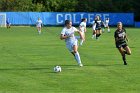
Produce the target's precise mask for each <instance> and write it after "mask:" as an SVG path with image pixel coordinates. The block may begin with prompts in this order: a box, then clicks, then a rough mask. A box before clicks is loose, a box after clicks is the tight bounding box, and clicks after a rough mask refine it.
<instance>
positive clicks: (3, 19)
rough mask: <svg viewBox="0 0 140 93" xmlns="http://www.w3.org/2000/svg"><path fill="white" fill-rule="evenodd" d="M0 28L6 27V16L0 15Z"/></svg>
mask: <svg viewBox="0 0 140 93" xmlns="http://www.w3.org/2000/svg"><path fill="white" fill-rule="evenodd" d="M0 27H6V14H5V13H0Z"/></svg>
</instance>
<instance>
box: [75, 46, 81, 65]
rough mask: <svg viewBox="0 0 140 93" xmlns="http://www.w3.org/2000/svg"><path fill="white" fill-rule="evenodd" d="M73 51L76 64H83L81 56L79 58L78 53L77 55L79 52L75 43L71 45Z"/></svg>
mask: <svg viewBox="0 0 140 93" xmlns="http://www.w3.org/2000/svg"><path fill="white" fill-rule="evenodd" d="M73 53H74V55H75V59H76V61H77V63H78V65H79V66H83V64H82V63H81V58H80V55H79V52H78V46H77V45H74V46H73Z"/></svg>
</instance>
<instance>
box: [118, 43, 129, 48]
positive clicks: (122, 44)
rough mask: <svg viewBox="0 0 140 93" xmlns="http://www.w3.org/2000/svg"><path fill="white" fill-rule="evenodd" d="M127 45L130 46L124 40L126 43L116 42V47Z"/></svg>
mask: <svg viewBox="0 0 140 93" xmlns="http://www.w3.org/2000/svg"><path fill="white" fill-rule="evenodd" d="M126 46H128V45H127V43H126V42H124V43H116V48H121V47H123V48H125V47H126Z"/></svg>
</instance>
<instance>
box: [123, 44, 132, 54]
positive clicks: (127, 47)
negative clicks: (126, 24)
mask: <svg viewBox="0 0 140 93" xmlns="http://www.w3.org/2000/svg"><path fill="white" fill-rule="evenodd" d="M124 49H125V54H127V55H131V49H130V48H129V46H126V47H124Z"/></svg>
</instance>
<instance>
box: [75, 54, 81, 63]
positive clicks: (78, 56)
mask: <svg viewBox="0 0 140 93" xmlns="http://www.w3.org/2000/svg"><path fill="white" fill-rule="evenodd" d="M74 54H75V59H76V61H77V63H78V64H81V58H80V55H79V52H76V53H74Z"/></svg>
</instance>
